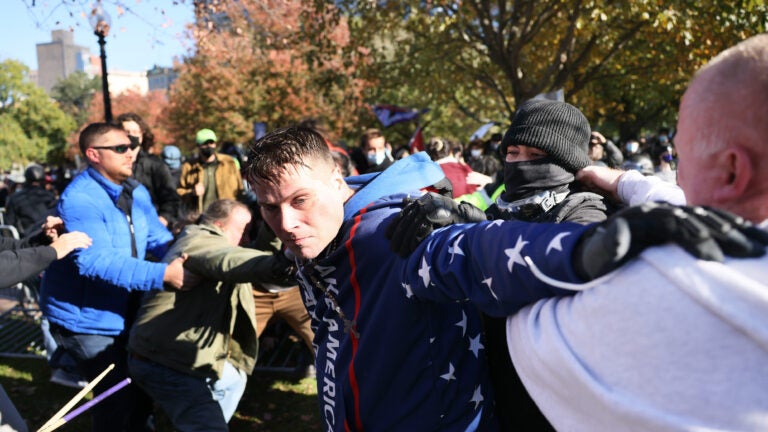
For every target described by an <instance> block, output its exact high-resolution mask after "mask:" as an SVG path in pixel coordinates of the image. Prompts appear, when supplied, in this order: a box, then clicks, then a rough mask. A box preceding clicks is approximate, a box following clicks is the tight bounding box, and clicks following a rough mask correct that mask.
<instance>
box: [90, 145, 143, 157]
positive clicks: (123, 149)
mask: <svg viewBox="0 0 768 432" xmlns="http://www.w3.org/2000/svg"><path fill="white" fill-rule="evenodd" d="M138 146H139V143H136V142H131V143H130V144H118V145H113V146H98V147H91V148H92V149H96V150H112V151H113V152H115V153H117V154H123V153H125V152H127V151H128V150H136V147H138Z"/></svg>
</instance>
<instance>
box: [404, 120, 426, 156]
mask: <svg viewBox="0 0 768 432" xmlns="http://www.w3.org/2000/svg"><path fill="white" fill-rule="evenodd" d="M421 129H422V126H419V127H418V128H417V129H416V132H414V133H413V136H412V137H411V139H410V141H408V148H409V149H410V150H411V154H413V153H416V152H420V151H423V150H424V135H422V134H421Z"/></svg>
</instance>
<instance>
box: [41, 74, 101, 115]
mask: <svg viewBox="0 0 768 432" xmlns="http://www.w3.org/2000/svg"><path fill="white" fill-rule="evenodd" d="M100 89H101V81H100V79H99V78H98V77H96V76H94V77H89V76H88V74H86V73H85V72H82V71H77V72H74V73H72V74H70V75H69V76H67V77H66V78H62V79H60V80H59V81H58V82H56V84H54V86H53V88H52V89H51V97H52V98H54V99H55V100H56V101H58V102H59V105H60V106H61V109H63V110H64V112H66V113H67V114H69V115H70V116H72V118H74V119H75V123H77V125H78V126H81V125H83V124H84V123H85V121H86V119H87V118H88V109H89V108H90V106H91V100H92V99H93V95H94V94H95V93H96V92H97V91H99V90H100Z"/></svg>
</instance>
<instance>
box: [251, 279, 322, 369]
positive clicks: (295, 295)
mask: <svg viewBox="0 0 768 432" xmlns="http://www.w3.org/2000/svg"><path fill="white" fill-rule="evenodd" d="M253 300H254V303H255V304H256V333H257V335H258V336H261V333H262V332H263V331H264V329H265V328H266V327H267V324H269V320H270V319H271V318H272V317H273V316H274V317H279V318H282V319H284V320H285V322H287V323H288V325H289V326H291V328H292V329H293V330H294V331H295V332H296V333H298V334H299V336H301V339H302V340H304V343H305V344H306V345H307V348H309V351H310V352H312V353H313V355H314V350H313V349H312V339H313V338H314V337H315V335H314V333H312V328H311V327H310V326H309V320H310V318H309V314H308V313H307V309H306V308H305V307H304V302H302V301H301V294H300V292H299V287H293V288H291V289H288V290H285V291H280V292H276V293H271V292H260V291H256V290H254V291H253Z"/></svg>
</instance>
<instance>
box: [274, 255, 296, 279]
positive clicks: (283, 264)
mask: <svg viewBox="0 0 768 432" xmlns="http://www.w3.org/2000/svg"><path fill="white" fill-rule="evenodd" d="M274 257H275V261H274V263H273V264H272V278H273V279H274V283H275V284H276V285H279V286H294V285H296V284H297V283H298V280H297V279H296V273H297V272H298V267H297V266H296V259H295V256H294V255H293V253H292V252H291V251H290V250H288V249H285V248H283V249H281V250H279V251H277V252H275V254H274Z"/></svg>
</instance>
